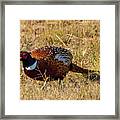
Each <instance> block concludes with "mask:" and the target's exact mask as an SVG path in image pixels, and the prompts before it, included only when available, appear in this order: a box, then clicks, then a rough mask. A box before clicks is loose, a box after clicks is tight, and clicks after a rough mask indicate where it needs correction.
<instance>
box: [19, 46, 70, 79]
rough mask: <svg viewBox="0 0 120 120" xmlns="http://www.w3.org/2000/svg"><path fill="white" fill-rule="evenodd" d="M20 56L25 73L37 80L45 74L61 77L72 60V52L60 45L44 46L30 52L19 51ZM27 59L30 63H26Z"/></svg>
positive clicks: (66, 71) (51, 76) (54, 77)
mask: <svg viewBox="0 0 120 120" xmlns="http://www.w3.org/2000/svg"><path fill="white" fill-rule="evenodd" d="M24 54H26V56H27V57H26V59H24ZM20 56H21V60H22V61H23V68H24V72H25V74H26V75H27V76H29V77H30V78H33V79H37V80H42V79H44V77H46V76H47V77H50V78H53V79H58V78H59V79H63V78H64V77H65V76H66V74H67V73H68V72H69V70H70V64H71V62H72V54H71V53H70V52H69V51H68V50H67V49H64V48H61V47H51V46H50V47H48V46H46V47H43V48H40V49H35V50H33V51H31V52H30V53H27V52H21V55H20ZM28 61H31V62H32V64H31V63H30V62H29V64H28ZM26 63H27V65H26ZM30 68H31V69H30ZM32 68H33V69H32Z"/></svg>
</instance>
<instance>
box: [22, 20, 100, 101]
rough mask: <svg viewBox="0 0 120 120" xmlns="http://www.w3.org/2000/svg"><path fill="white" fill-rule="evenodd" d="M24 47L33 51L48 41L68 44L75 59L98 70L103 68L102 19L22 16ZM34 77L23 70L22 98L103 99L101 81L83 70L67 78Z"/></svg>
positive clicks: (74, 60)
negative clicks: (45, 78)
mask: <svg viewBox="0 0 120 120" xmlns="http://www.w3.org/2000/svg"><path fill="white" fill-rule="evenodd" d="M20 37H21V39H20V42H21V44H20V49H21V50H26V51H30V50H32V49H35V48H40V47H43V46H45V45H54V46H61V47H64V48H67V49H69V50H70V51H71V53H72V55H73V63H76V64H77V65H79V66H81V67H83V68H87V69H92V70H96V71H98V70H99V69H100V21H98V20H21V21H20ZM43 84H44V82H43V81H38V80H32V79H30V78H28V77H27V76H26V75H25V74H24V72H23V71H22V64H21V75H20V98H21V99H24V100H41V99H42V100H43V99H50V100H66V99H67V100H99V99H100V84H99V82H98V81H90V80H88V79H86V78H84V77H83V75H82V74H80V73H73V72H69V73H68V74H67V76H66V78H64V80H63V85H62V88H61V87H60V85H59V82H58V81H48V82H47V83H46V85H45V87H44V89H41V87H42V85H43Z"/></svg>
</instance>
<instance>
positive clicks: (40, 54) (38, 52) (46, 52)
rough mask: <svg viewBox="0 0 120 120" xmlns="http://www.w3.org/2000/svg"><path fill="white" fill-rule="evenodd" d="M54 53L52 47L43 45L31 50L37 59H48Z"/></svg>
mask: <svg viewBox="0 0 120 120" xmlns="http://www.w3.org/2000/svg"><path fill="white" fill-rule="evenodd" d="M52 54H53V52H52V49H50V48H49V47H42V48H39V49H35V50H32V51H31V56H32V57H33V58H35V59H37V60H40V59H47V58H49V57H51V56H52Z"/></svg>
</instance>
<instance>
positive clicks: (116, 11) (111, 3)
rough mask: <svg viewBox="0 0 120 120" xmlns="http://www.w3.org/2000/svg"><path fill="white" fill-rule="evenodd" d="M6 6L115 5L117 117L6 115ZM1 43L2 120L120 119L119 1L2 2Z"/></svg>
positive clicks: (48, 0) (0, 96) (0, 107)
mask: <svg viewBox="0 0 120 120" xmlns="http://www.w3.org/2000/svg"><path fill="white" fill-rule="evenodd" d="M5 5H115V115H5ZM0 9H1V19H0V21H1V27H0V29H1V32H0V36H1V41H0V48H1V49H0V52H1V54H0V59H1V60H0V119H119V117H120V116H119V115H120V111H119V110H120V105H119V100H120V98H119V83H120V82H119V80H120V78H119V77H120V76H119V67H120V66H119V59H120V55H119V53H120V49H119V40H120V37H119V34H120V31H119V28H120V21H119V20H120V1H119V0H98V1H97V0H92V1H88V0H84V1H83V0H78V1H74V0H66V1H57V0H56V1H50V0H45V1H2V2H1V8H0Z"/></svg>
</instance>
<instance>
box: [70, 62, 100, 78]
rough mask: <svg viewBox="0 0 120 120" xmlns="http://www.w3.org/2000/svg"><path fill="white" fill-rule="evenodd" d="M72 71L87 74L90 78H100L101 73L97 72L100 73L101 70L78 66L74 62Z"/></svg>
mask: <svg viewBox="0 0 120 120" xmlns="http://www.w3.org/2000/svg"><path fill="white" fill-rule="evenodd" d="M70 71H72V72H77V73H82V74H84V75H87V78H89V79H90V80H100V75H99V74H97V73H100V72H99V71H94V70H89V69H84V68H81V67H79V66H77V65H76V64H74V63H72V64H71V66H70Z"/></svg>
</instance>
